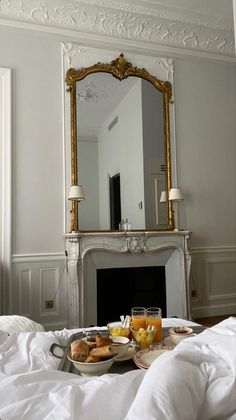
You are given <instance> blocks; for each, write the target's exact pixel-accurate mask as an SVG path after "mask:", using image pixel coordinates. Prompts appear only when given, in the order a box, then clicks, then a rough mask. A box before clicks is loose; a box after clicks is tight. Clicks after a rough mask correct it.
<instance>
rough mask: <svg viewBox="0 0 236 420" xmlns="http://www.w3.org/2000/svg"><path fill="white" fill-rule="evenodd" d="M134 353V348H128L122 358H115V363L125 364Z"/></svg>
mask: <svg viewBox="0 0 236 420" xmlns="http://www.w3.org/2000/svg"><path fill="white" fill-rule="evenodd" d="M135 351H136V350H135V348H134V347H132V346H130V347H129V349H128V351H127V352H126V353H125V354H124V355H123V356H119V357H116V359H115V362H126V361H127V360H131V359H133V357H134V354H135Z"/></svg>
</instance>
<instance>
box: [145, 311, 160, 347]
mask: <svg viewBox="0 0 236 420" xmlns="http://www.w3.org/2000/svg"><path fill="white" fill-rule="evenodd" d="M152 326H153V327H154V328H155V329H156V334H155V337H154V339H153V344H154V343H161V341H162V320H161V308H157V307H155V306H153V307H151V308H147V309H146V327H147V328H148V327H152Z"/></svg>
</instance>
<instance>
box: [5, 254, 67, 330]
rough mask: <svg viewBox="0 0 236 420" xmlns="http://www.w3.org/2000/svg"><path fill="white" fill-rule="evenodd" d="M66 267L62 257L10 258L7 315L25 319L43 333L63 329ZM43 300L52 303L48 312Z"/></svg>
mask: <svg viewBox="0 0 236 420" xmlns="http://www.w3.org/2000/svg"><path fill="white" fill-rule="evenodd" d="M66 264H67V260H66V257H65V255H64V253H48V254H16V255H13V256H12V290H13V293H12V295H11V314H19V315H23V316H27V317H29V318H30V319H32V320H34V321H36V322H38V323H40V324H42V325H43V326H44V327H45V328H46V329H48V326H50V328H53V326H55V329H56V328H57V326H59V327H60V328H64V327H66V325H67V316H66V313H67V308H66V300H67V299H66V293H67V292H66V290H67V270H66ZM54 297H55V298H54ZM46 300H54V306H53V308H52V309H48V308H46V306H45V303H46Z"/></svg>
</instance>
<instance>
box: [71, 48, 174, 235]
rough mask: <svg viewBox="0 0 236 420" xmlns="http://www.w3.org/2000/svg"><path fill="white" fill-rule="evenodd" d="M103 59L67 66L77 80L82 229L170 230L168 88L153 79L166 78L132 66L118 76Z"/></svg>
mask: <svg viewBox="0 0 236 420" xmlns="http://www.w3.org/2000/svg"><path fill="white" fill-rule="evenodd" d="M121 57H122V59H123V56H122V55H121V56H120V57H119V58H118V59H117V60H115V61H114V62H112V63H111V64H113V63H116V61H118V60H119V59H121ZM123 60H124V59H123ZM125 63H127V62H125ZM99 65H101V63H98V64H97V65H95V66H94V68H95V69H96V70H95V71H92V70H93V69H92V68H88V69H87V71H86V69H82V70H78V71H77V70H74V69H71V70H69V74H70V71H71V76H70V82H71V80H72V78H73V83H75V85H74V86H73V85H71V86H72V88H71V90H70V92H71V94H72V99H73V100H72V118H71V120H72V124H73V123H74V128H75V131H76V132H74V133H73V129H72V142H73V139H74V140H75V138H76V140H77V144H76V153H74V154H76V157H77V161H76V166H77V168H76V169H77V178H78V183H79V184H82V185H83V187H84V193H85V200H84V201H82V202H80V203H79V230H80V231H81V230H82V231H83V230H84V231H88V230H93V231H100V230H119V229H122V230H123V229H131V230H143V229H145V230H153V229H154V230H156V229H160V230H165V229H170V228H171V223H170V208H169V205H170V203H169V202H161V200H160V199H161V193H162V191H168V190H169V188H170V156H169V149H170V148H169V132H168V130H169V121H168V119H169V113H168V107H169V100H170V93H169V91H167V90H166V91H165V88H163V89H157V86H156V85H155V83H158V84H160V85H161V87H162V84H163V85H164V84H165V82H162V81H159V80H158V79H156V78H155V77H153V76H151V75H149V73H147V72H146V70H144V69H141V70H140V69H137V68H134V67H132V71H131V74H130V75H128V77H127V75H126V76H123V77H122V78H120V77H117V76H116V74H115V77H114V74H113V72H111V71H110V65H107V70H109V71H104V67H103V65H101V66H102V69H101V71H98V70H99V69H98V67H99ZM128 65H130V66H132V65H131V64H130V63H128ZM108 67H109V68H108ZM90 70H91V71H90ZM137 71H138V76H136V72H137ZM76 72H78V73H76ZM140 72H141V73H142V72H143V73H144V74H145V76H146V75H148V76H150V78H149V77H141V76H140ZM86 73H87V74H86ZM132 73H133V74H132ZM68 79H69V77H68ZM153 80H154V82H155V83H153ZM156 81H157V82H156ZM166 83H167V87H166V89H169V85H168V82H166ZM68 84H69V83H68ZM158 86H159V85H158ZM170 89H171V88H170ZM74 102H75V103H74ZM73 112H75V117H74V116H73ZM72 175H73V173H72Z"/></svg>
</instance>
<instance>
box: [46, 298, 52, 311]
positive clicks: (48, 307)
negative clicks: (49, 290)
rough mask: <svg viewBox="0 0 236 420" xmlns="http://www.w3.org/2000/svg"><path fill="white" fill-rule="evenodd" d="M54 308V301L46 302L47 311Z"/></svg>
mask: <svg viewBox="0 0 236 420" xmlns="http://www.w3.org/2000/svg"><path fill="white" fill-rule="evenodd" d="M53 306H54V302H53V300H46V301H45V308H46V309H53Z"/></svg>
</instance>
